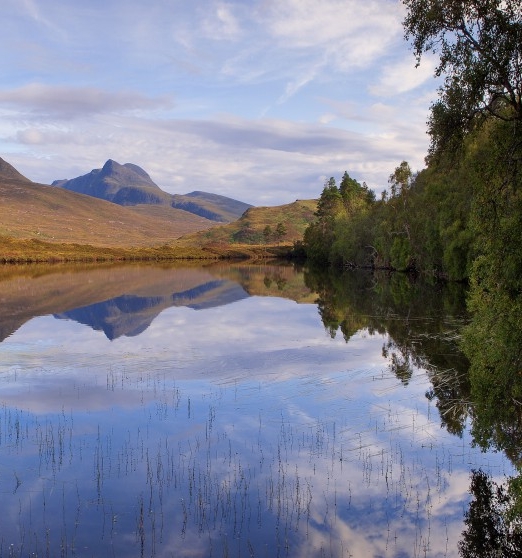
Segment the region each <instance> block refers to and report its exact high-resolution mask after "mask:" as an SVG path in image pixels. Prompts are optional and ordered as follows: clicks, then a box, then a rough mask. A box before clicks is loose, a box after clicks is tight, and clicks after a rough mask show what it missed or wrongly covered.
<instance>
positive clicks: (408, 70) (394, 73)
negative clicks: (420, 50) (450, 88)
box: [368, 57, 435, 97]
mask: <svg viewBox="0 0 522 558" xmlns="http://www.w3.org/2000/svg"><path fill="white" fill-rule="evenodd" d="M434 71H435V61H434V60H433V59H430V58H429V57H427V58H426V60H423V62H422V64H421V65H420V66H419V67H417V68H416V67H415V65H414V64H413V63H412V57H408V58H405V59H402V60H400V61H398V62H395V63H393V64H390V65H387V66H385V68H384V70H383V72H382V74H381V75H380V76H379V79H378V81H377V82H375V83H373V84H370V85H369V87H368V91H369V92H370V94H371V95H375V96H378V97H393V96H395V95H398V94H400V93H406V92H408V91H411V90H413V89H416V88H417V87H419V86H421V85H423V84H425V83H426V82H428V81H430V80H433V79H434V77H433V76H434ZM432 88H433V89H435V86H434V85H433V87H432Z"/></svg>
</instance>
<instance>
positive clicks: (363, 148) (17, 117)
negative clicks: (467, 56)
mask: <svg viewBox="0 0 522 558" xmlns="http://www.w3.org/2000/svg"><path fill="white" fill-rule="evenodd" d="M404 15H405V11H404V7H403V6H402V3H401V2H400V1H396V0H249V1H247V0H230V1H226V2H225V1H216V0H192V1H189V0H148V2H143V1H142V0H103V1H101V0H89V1H88V2H87V1H82V2H80V1H78V2H67V1H65V0H2V23H3V25H2V33H1V34H0V51H1V52H2V56H0V76H1V77H0V157H2V158H3V159H5V160H6V161H7V162H8V163H10V164H12V165H13V166H14V167H15V168H16V169H17V170H18V171H20V172H21V173H22V174H24V175H25V176H26V177H27V178H29V179H31V180H33V181H35V182H40V183H43V184H50V183H51V182H52V181H54V180H57V179H64V178H74V177H76V176H80V175H83V174H87V173H88V172H90V171H91V170H92V169H95V168H101V167H102V166H103V164H104V163H105V161H106V160H107V159H113V160H115V161H117V162H119V163H121V164H124V163H133V164H136V165H139V166H140V167H142V168H143V169H144V170H145V171H147V172H148V173H149V175H150V176H151V178H152V180H154V182H156V184H158V185H159V186H160V187H161V188H162V189H163V190H166V191H167V192H170V193H175V194H185V193H189V192H192V191H194V190H203V191H206V192H211V193H216V194H221V195H224V196H228V197H231V198H234V199H238V200H240V201H243V202H246V203H250V204H253V205H257V206H273V205H280V204H285V203H291V202H293V201H295V200H296V199H310V198H317V197H318V196H319V195H320V193H321V191H322V188H323V186H324V183H325V181H326V180H328V179H329V178H330V177H331V176H333V177H334V178H335V179H336V180H337V182H339V181H340V179H341V177H342V175H343V173H344V172H345V171H347V172H348V174H349V175H350V176H351V177H353V178H355V179H357V180H358V181H359V182H361V183H362V182H363V181H364V182H366V183H367V185H368V186H370V187H371V188H372V189H374V190H375V192H376V193H377V194H378V195H379V194H380V192H381V191H382V190H384V189H385V188H386V187H387V181H388V177H389V175H390V174H391V173H392V172H393V171H394V169H395V168H396V167H397V166H398V165H399V164H400V163H401V161H403V160H406V161H408V162H409V163H410V166H411V167H412V170H414V171H418V170H421V169H422V168H423V167H424V157H425V155H426V152H427V148H428V144H429V137H428V136H427V134H426V121H427V119H428V115H429V107H430V104H431V103H432V102H433V101H434V100H435V99H436V96H437V87H438V83H437V81H436V79H435V78H434V77H433V74H434V67H435V62H434V60H433V59H430V58H429V57H428V58H425V59H423V61H422V63H421V65H420V66H419V67H416V60H415V57H414V55H413V53H412V50H411V48H410V46H409V44H408V42H407V41H406V40H405V39H404V32H403V28H402V23H401V22H402V20H403V18H404Z"/></svg>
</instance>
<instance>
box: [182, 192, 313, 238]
mask: <svg viewBox="0 0 522 558" xmlns="http://www.w3.org/2000/svg"><path fill="white" fill-rule="evenodd" d="M316 209H317V200H296V201H295V202H292V203H289V204H285V205H279V206H276V207H251V208H250V209H248V210H247V211H245V213H244V214H243V215H242V216H241V217H240V218H239V219H238V220H237V221H234V222H233V223H229V224H227V225H219V226H216V227H212V228H211V229H208V230H205V231H200V232H197V233H194V234H190V235H185V236H184V237H183V238H180V239H179V240H178V241H177V242H176V243H177V244H181V245H200V246H211V245H219V244H228V245H232V246H233V245H243V246H245V245H247V246H254V245H274V244H277V245H286V246H289V245H292V244H293V243H294V242H296V241H298V240H302V238H303V234H304V231H305V229H306V227H307V226H308V225H309V224H310V223H311V222H312V221H313V220H314V219H315V215H314V214H315V211H316Z"/></svg>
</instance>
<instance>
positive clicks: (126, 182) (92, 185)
mask: <svg viewBox="0 0 522 558" xmlns="http://www.w3.org/2000/svg"><path fill="white" fill-rule="evenodd" d="M52 185H53V186H57V187H59V188H64V189H66V190H72V191H73V192H77V193H80V194H86V195H88V196H93V197H95V198H100V199H103V200H106V201H110V202H112V203H115V204H118V205H123V206H135V205H141V204H147V205H166V206H169V207H173V208H175V209H182V210H184V211H188V212H189V213H193V214H194V215H198V216H200V217H204V218H205V219H209V220H211V221H216V222H221V223H229V222H231V221H235V220H236V219H238V218H239V217H241V215H242V214H243V213H244V212H245V211H246V210H247V209H248V208H249V207H252V206H251V205H249V204H247V203H243V202H240V201H238V200H234V199H232V198H227V197H225V196H219V195H217V194H210V193H207V192H191V193H190V194H184V195H180V194H169V193H168V192H165V191H164V190H162V189H161V188H160V187H159V186H158V185H157V184H156V183H155V182H154V181H153V180H152V179H151V178H150V176H149V175H148V174H147V173H146V172H145V171H144V170H143V169H142V168H141V167H139V166H137V165H134V164H132V163H125V164H124V165H120V164H119V163H117V162H116V161H113V160H112V159H109V160H108V161H107V162H106V163H105V164H104V165H103V167H102V168H101V169H93V170H92V171H91V172H89V173H88V174H85V175H83V176H78V177H76V178H72V179H69V180H55V181H54V182H53V183H52Z"/></svg>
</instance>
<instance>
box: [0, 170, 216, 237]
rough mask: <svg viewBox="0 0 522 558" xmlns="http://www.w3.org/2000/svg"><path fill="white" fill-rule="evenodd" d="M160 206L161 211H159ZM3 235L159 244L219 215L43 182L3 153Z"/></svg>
mask: <svg viewBox="0 0 522 558" xmlns="http://www.w3.org/2000/svg"><path fill="white" fill-rule="evenodd" d="M158 210H159V211H158ZM0 214H1V216H2V217H1V218H0V235H2V236H8V237H12V238H23V239H30V238H36V239H39V240H44V241H47V242H53V243H65V242H66V243H77V244H90V245H92V246H111V247H119V246H125V247H130V246H153V245H159V244H162V243H166V242H170V241H172V240H173V239H176V238H178V237H180V236H182V235H184V234H187V233H192V232H195V231H199V230H204V229H207V228H209V227H211V226H212V225H214V222H213V221H210V220H208V219H205V218H203V217H198V216H196V215H194V214H192V213H188V212H186V211H183V210H180V209H175V208H172V207H169V206H165V207H158V206H150V205H145V204H141V205H136V206H133V207H122V206H119V205H117V204H114V203H110V202H108V201H104V200H101V199H97V198H93V197H92V196H86V195H83V194H78V193H76V192H71V191H68V190H66V189H58V188H56V187H53V186H48V185H44V184H37V183H34V182H31V181H30V180H29V179H27V178H25V177H24V176H22V175H21V174H20V173H18V171H16V169H14V168H13V167H12V166H11V165H9V163H6V162H5V161H4V160H3V159H0Z"/></svg>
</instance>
